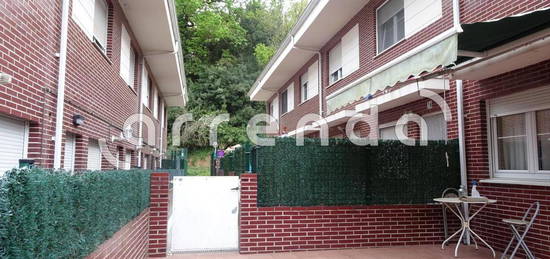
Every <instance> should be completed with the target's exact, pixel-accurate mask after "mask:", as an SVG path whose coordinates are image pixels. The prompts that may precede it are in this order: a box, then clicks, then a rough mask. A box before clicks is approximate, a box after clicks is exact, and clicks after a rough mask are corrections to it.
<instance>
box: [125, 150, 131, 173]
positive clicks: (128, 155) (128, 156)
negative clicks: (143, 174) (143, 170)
mask: <svg viewBox="0 0 550 259" xmlns="http://www.w3.org/2000/svg"><path fill="white" fill-rule="evenodd" d="M124 160H125V161H124V169H126V170H130V168H131V166H132V152H131V151H126V155H125V158H124Z"/></svg>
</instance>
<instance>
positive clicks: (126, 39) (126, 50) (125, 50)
mask: <svg viewBox="0 0 550 259" xmlns="http://www.w3.org/2000/svg"><path fill="white" fill-rule="evenodd" d="M120 38H121V39H120V76H121V77H122V79H124V81H125V82H126V84H128V85H132V81H131V79H130V58H131V54H130V53H131V51H132V48H131V39H130V34H129V33H128V31H127V30H126V27H125V26H124V25H122V34H121V37H120Z"/></svg>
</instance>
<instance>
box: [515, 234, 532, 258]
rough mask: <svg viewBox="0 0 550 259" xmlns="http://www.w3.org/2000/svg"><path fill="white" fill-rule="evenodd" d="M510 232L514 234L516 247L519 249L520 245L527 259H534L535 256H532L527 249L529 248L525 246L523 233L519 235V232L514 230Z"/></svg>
mask: <svg viewBox="0 0 550 259" xmlns="http://www.w3.org/2000/svg"><path fill="white" fill-rule="evenodd" d="M512 231H513V232H514V235H515V236H516V237H517V239H518V245H517V247H519V246H520V245H521V247H522V248H523V250H524V251H525V254H527V258H530V259H534V258H535V256H534V255H533V253H531V250H530V249H529V247H527V244H526V243H525V240H524V239H525V233H524V234H523V235H520V233H519V231H517V229H515V228H514V229H513V230H512Z"/></svg>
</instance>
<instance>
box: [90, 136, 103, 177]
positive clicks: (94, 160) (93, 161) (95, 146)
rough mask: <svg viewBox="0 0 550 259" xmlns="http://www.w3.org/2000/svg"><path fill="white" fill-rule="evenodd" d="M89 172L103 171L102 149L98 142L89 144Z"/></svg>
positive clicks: (91, 141)
mask: <svg viewBox="0 0 550 259" xmlns="http://www.w3.org/2000/svg"><path fill="white" fill-rule="evenodd" d="M88 170H94V171H95V170H101V149H100V148H99V143H98V142H97V140H90V142H88Z"/></svg>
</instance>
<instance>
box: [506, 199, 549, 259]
mask: <svg viewBox="0 0 550 259" xmlns="http://www.w3.org/2000/svg"><path fill="white" fill-rule="evenodd" d="M533 210H534V212H532V211H533ZM539 210H540V202H538V201H537V202H535V203H533V204H531V206H530V207H529V209H528V210H527V211H526V212H525V215H523V218H522V219H521V220H519V219H503V220H502V221H503V222H504V223H507V224H508V225H510V229H511V230H512V239H511V240H510V243H508V246H507V247H506V250H504V253H503V254H502V256H501V257H500V258H501V259H503V258H506V254H507V253H508V250H509V249H510V247H511V246H512V244H513V243H514V239H516V240H517V241H518V244H517V245H516V248H514V251H512V254H511V255H510V257H509V258H514V255H516V252H517V251H518V248H519V247H520V246H521V247H523V250H525V253H526V254H527V257H528V258H530V259H534V258H535V256H534V255H533V253H531V250H529V247H527V244H525V241H524V239H525V236H526V235H527V232H529V229H530V228H531V226H532V225H533V222H535V219H536V218H537V216H538V214H539ZM529 217H530V218H529ZM518 228H520V229H521V228H523V233H521V234H520V232H519V231H518Z"/></svg>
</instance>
